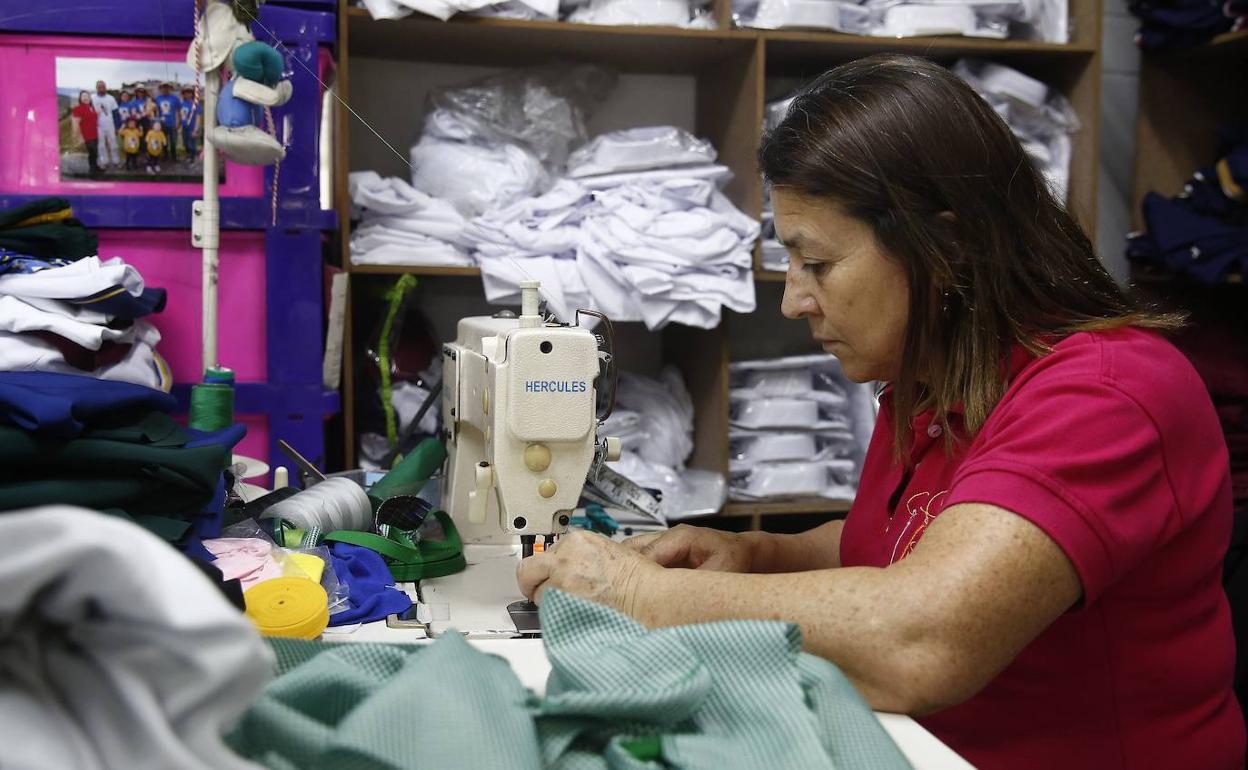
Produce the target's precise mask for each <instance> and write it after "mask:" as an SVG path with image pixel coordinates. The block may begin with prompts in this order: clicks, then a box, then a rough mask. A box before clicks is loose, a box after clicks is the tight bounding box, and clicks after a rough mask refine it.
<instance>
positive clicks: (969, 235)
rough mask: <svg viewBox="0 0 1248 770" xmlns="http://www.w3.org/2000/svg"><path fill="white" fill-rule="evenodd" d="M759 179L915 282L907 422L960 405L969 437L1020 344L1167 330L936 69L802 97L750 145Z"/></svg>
mask: <svg viewBox="0 0 1248 770" xmlns="http://www.w3.org/2000/svg"><path fill="white" fill-rule="evenodd" d="M759 162H760V165H761V166H762V170H763V174H764V176H765V177H766V178H767V180H768V181H769V182H770V183H771V184H772V185H773V186H777V187H786V188H791V189H793V190H795V191H797V192H800V193H804V194H806V195H814V196H820V197H826V198H828V199H830V200H832V201H833V202H835V203H836V204H838V205H839V206H841V207H842V209H843V210H844V211H845V212H846V213H848V214H850V215H851V216H854V217H857V218H858V219H861V220H862V221H864V222H866V223H867V224H869V225H870V226H871V228H872V230H873V231H874V233H875V238H876V241H877V242H878V244H879V246H880V248H881V249H882V250H883V251H884V252H885V253H886V254H887V255H889V257H891V258H892V259H895V260H896V261H897V262H898V263H899V264H901V265H902V267H903V269H904V270H905V272H906V275H907V278H908V280H909V284H910V320H909V326H908V328H907V329H906V339H905V347H904V355H903V360H902V366H901V371H900V374H899V376H898V377H897V379H896V380H895V381H894V382H893V383H892V386H893V405H894V408H895V410H896V411H895V414H896V415H897V416H898V418H897V420H896V436H895V447H896V449H897V451H898V454H899V456H900V454H901V453H902V452H903V451H904V450H905V447H908V446H909V445H910V440H911V428H910V420H909V419H906V417H905V416H906V415H911V414H916V413H918V412H921V411H924V410H927V409H934V410H935V412H936V418H937V419H938V420H941V421H945V420H946V418H947V415H948V413H949V411H950V410H951V409H952V408H954V407H957V406H960V407H961V409H962V414H963V424H964V426H965V428H966V430H967V431H968V432H969V433H971V434H972V435H973V434H974V433H975V432H976V431H978V430H979V428H980V427H982V426H983V424H984V422H985V420H987V419H988V415H989V414H990V413H991V412H992V410H993V409H994V408H995V407H996V405H997V403H998V402H999V401H1000V400H1001V397H1002V396H1003V395H1004V393H1005V387H1006V383H1005V377H1004V372H1005V369H1004V366H1005V362H1006V361H1007V360H1008V355H1009V352H1010V350H1011V348H1012V347H1013V345H1014V343H1015V342H1018V343H1021V344H1022V345H1024V346H1025V347H1026V348H1027V349H1028V350H1029V351H1031V352H1032V353H1033V354H1036V355H1042V354H1043V353H1044V352H1046V351H1047V350H1048V349H1049V346H1050V345H1051V344H1052V343H1053V342H1055V341H1056V340H1058V339H1060V338H1062V337H1064V336H1067V335H1069V334H1073V333H1075V332H1079V331H1097V330H1106V329H1114V328H1119V327H1123V326H1141V327H1150V328H1173V327H1176V326H1178V325H1180V324H1181V323H1182V320H1181V318H1179V317H1178V316H1173V315H1161V314H1156V313H1153V312H1150V311H1147V310H1145V309H1143V308H1141V307H1139V306H1137V305H1136V304H1135V303H1134V302H1133V301H1132V300H1131V299H1130V298H1129V297H1128V296H1127V295H1126V293H1125V292H1124V291H1123V290H1122V289H1121V288H1119V286H1118V285H1117V284H1116V283H1115V282H1114V280H1113V278H1112V277H1111V276H1110V275H1109V273H1107V272H1106V271H1105V268H1104V267H1103V266H1102V265H1101V263H1100V260H1098V259H1097V257H1096V253H1095V251H1094V250H1093V248H1092V244H1091V242H1090V241H1089V240H1088V237H1087V235H1085V234H1084V232H1083V230H1082V229H1080V227H1079V225H1078V224H1077V223H1076V222H1075V220H1074V218H1072V217H1071V216H1070V214H1069V213H1067V211H1066V209H1065V207H1064V206H1062V204H1060V203H1059V202H1058V201H1057V200H1056V199H1055V198H1054V197H1053V194H1052V193H1051V192H1050V190H1049V187H1048V186H1047V184H1046V183H1045V180H1044V178H1043V176H1042V175H1041V174H1040V172H1039V171H1038V170H1037V169H1036V167H1035V166H1034V165H1033V164H1032V162H1031V160H1030V159H1029V158H1028V157H1027V155H1026V154H1025V152H1024V151H1023V148H1022V146H1021V145H1020V144H1019V142H1018V140H1017V139H1016V138H1015V137H1014V134H1013V133H1012V132H1011V131H1010V128H1009V126H1007V125H1006V124H1005V121H1003V120H1002V119H1001V117H1000V116H998V115H997V113H996V112H995V111H994V110H993V109H992V107H991V106H989V105H988V104H987V103H986V102H984V101H983V100H982V99H980V98H979V96H978V95H977V94H976V93H975V92H974V91H973V90H972V89H971V88H970V86H968V85H967V84H966V83H965V82H963V81H962V80H961V78H959V77H958V76H956V75H954V74H953V73H952V72H950V71H948V70H946V69H945V68H943V67H941V66H939V65H937V64H935V63H933V62H930V61H926V60H924V59H919V58H915V57H910V56H898V55H887V54H886V55H877V56H871V57H868V58H865V59H859V60H856V61H853V62H850V63H848V64H843V65H841V66H839V67H836V68H835V69H832V70H830V71H828V72H826V73H824V74H823V75H822V76H820V77H819V78H818V79H817V80H815V81H814V82H813V83H811V84H810V85H808V86H807V87H806V88H804V89H803V90H802V91H801V92H800V93H798V94H797V96H796V98H795V99H794V100H793V103H792V105H791V106H790V107H789V110H788V113H787V114H786V116H785V118H784V120H783V121H782V122H781V123H780V125H778V126H777V127H776V128H775V129H774V130H772V131H770V132H768V133H767V135H766V136H765V137H764V139H763V144H762V148H761V149H760V150H759Z"/></svg>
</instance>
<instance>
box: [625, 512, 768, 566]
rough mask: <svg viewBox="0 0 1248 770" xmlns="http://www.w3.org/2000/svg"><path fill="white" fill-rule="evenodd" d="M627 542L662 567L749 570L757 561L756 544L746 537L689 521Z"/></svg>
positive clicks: (630, 546) (626, 543)
mask: <svg viewBox="0 0 1248 770" xmlns="http://www.w3.org/2000/svg"><path fill="white" fill-rule="evenodd" d="M624 545H626V546H628V547H629V548H632V549H633V550H635V551H637V552H639V553H640V554H641V555H642V556H645V557H647V558H649V559H651V560H653V561H655V562H656V563H658V564H659V565H660V566H663V567H686V568H689V569H706V570H714V571H717V572H749V571H750V569H751V567H753V561H754V553H753V545H752V544H751V543H750V541H749V540H748V539H747V538H746V537H744V536H742V535H739V534H736V533H733V532H720V531H719V530H715V529H709V528H707V527H691V526H689V525H688V524H681V525H678V526H676V527H674V528H673V529H670V530H668V531H667V532H662V533H655V534H652V535H640V536H638V537H633V538H629V539H628V540H625V541H624Z"/></svg>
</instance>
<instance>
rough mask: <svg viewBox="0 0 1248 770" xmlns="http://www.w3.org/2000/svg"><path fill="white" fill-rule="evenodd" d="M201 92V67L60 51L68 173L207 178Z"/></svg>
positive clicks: (64, 172) (115, 178)
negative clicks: (197, 76) (197, 71)
mask: <svg viewBox="0 0 1248 770" xmlns="http://www.w3.org/2000/svg"><path fill="white" fill-rule="evenodd" d="M196 96H197V94H196V88H195V72H194V70H192V69H191V68H190V67H188V66H186V64H185V63H183V62H171V61H134V60H129V59H86V58H68V57H59V56H58V57H57V59H56V103H57V115H58V120H59V122H60V158H61V179H89V180H98V181H108V182H127V181H130V182H151V181H157V180H159V181H174V182H198V181H200V180H201V179H202V177H203V169H204V166H203V142H204V128H203V125H204V121H203V105H202V103H200V102H199V101H197V99H196ZM221 178H222V180H223V181H224V178H225V171H224V168H222V171H221Z"/></svg>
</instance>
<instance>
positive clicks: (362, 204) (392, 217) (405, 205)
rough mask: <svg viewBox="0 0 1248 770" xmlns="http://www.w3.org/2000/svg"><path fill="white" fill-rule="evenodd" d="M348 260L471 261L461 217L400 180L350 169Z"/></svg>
mask: <svg viewBox="0 0 1248 770" xmlns="http://www.w3.org/2000/svg"><path fill="white" fill-rule="evenodd" d="M348 186H349V189H350V192H351V207H352V211H353V214H354V216H353V218H354V219H357V220H358V221H359V224H357V225H356V226H355V227H354V228H353V229H352V230H351V261H352V262H354V263H355V264H357V265H405V264H406V265H410V264H420V265H434V266H439V267H457V266H470V265H472V264H473V259H472V257H471V256H469V254H468V250H467V242H466V241H465V240H464V238H463V233H464V224H465V221H464V216H463V214H460V213H459V211H458V210H457V209H456V208H455V207H454V206H452V205H451V204H450V203H448V202H446V201H444V200H439V199H437V198H433V197H431V196H429V195H427V194H425V193H423V192H421V191H420V190H417V189H416V188H415V187H412V186H411V185H410V184H408V183H407V182H405V181H404V180H402V179H398V178H396V177H390V178H388V179H383V178H382V177H381V176H379V175H378V174H377V172H375V171H353V172H351V174H350V177H349V182H348Z"/></svg>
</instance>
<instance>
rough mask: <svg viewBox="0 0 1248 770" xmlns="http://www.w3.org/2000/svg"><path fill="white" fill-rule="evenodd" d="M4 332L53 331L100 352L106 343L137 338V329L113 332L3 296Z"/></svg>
mask: <svg viewBox="0 0 1248 770" xmlns="http://www.w3.org/2000/svg"><path fill="white" fill-rule="evenodd" d="M0 331H5V332H15V333H21V332H32V331H49V332H52V333H53V334H56V335H57V336H60V337H64V338H65V339H67V340H69V341H70V342H73V343H75V344H77V345H81V346H82V347H84V348H87V349H88V350H99V349H100V346H101V345H103V344H104V343H105V342H121V343H124V342H126V341H128V339H133V338H134V336H135V334H136V332H135V331H134V326H131V327H129V328H126V329H110V328H108V327H107V326H103V325H100V324H92V323H84V322H82V321H77V320H75V319H73V318H69V317H66V316H64V315H60V314H59V313H49V312H47V311H45V310H40V309H39V308H36V307H34V306H32V305H28V304H26V303H25V302H23V301H22V300H20V299H18V298H17V297H12V296H0Z"/></svg>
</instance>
